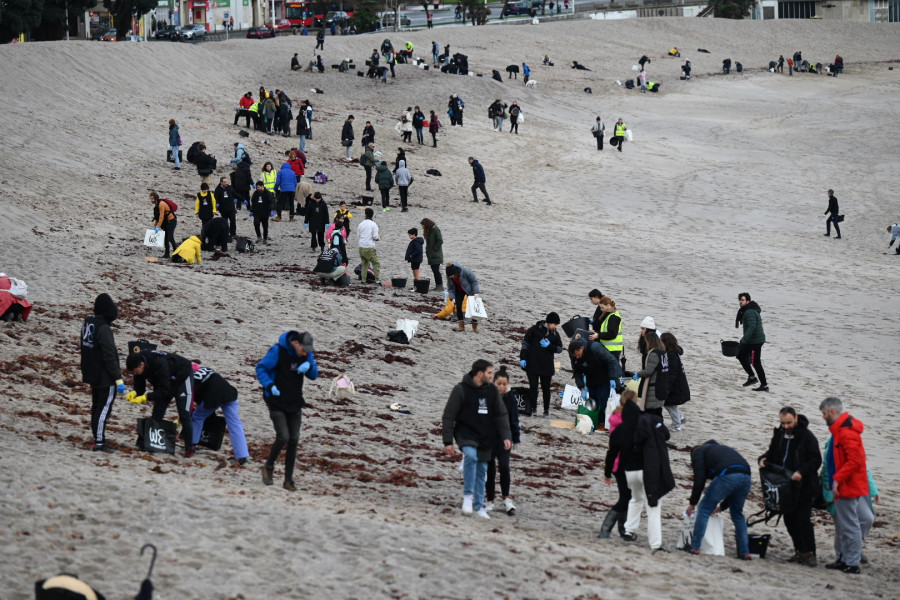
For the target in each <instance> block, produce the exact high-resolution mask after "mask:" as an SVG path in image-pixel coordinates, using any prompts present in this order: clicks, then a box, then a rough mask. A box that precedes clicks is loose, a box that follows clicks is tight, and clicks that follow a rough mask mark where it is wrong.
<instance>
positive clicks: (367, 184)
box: [363, 165, 372, 192]
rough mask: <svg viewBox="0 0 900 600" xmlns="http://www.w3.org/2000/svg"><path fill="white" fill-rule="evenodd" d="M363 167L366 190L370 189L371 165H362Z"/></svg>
mask: <svg viewBox="0 0 900 600" xmlns="http://www.w3.org/2000/svg"><path fill="white" fill-rule="evenodd" d="M363 169H365V170H366V191H367V192H371V191H372V165H363Z"/></svg>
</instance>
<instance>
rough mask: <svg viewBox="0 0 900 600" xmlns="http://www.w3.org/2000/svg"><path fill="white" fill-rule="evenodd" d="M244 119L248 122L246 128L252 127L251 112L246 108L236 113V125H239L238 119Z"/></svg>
mask: <svg viewBox="0 0 900 600" xmlns="http://www.w3.org/2000/svg"><path fill="white" fill-rule="evenodd" d="M241 117H244V120H245V122H246V127H248V128H249V127H250V111H249V110H247V109H246V108H242V109H241V110H239V111H237V112H235V113H234V124H235V125H237V122H238V119H240V118H241Z"/></svg>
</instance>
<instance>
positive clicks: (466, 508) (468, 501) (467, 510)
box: [462, 496, 474, 515]
mask: <svg viewBox="0 0 900 600" xmlns="http://www.w3.org/2000/svg"><path fill="white" fill-rule="evenodd" d="M473 500H474V497H473V496H463V503H462V514H464V515H471V514H472V512H473V511H472V501H473Z"/></svg>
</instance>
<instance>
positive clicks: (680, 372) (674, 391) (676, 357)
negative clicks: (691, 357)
mask: <svg viewBox="0 0 900 600" xmlns="http://www.w3.org/2000/svg"><path fill="white" fill-rule="evenodd" d="M659 341H660V342H662V345H663V347H664V348H665V349H666V357H667V358H668V360H669V373H668V375H669V381H668V382H667V394H666V400H665V407H666V412H668V413H669V417H670V418H671V419H672V429H674V430H675V431H681V430H682V429H683V427H684V424H685V423H686V422H687V417H686V416H685V414H684V413H683V412H681V408H680V406H681V405H682V404H685V403H686V402H689V401H690V399H691V389H690V387H689V386H688V380H687V373H685V370H684V363H683V362H682V361H681V355H682V354H684V350H683V349H682V348H681V346H679V345H678V339H677V338H676V337H675V335H674V334H673V333H671V332H668V331H667V332H665V333H663V334H662V335H661V336H659Z"/></svg>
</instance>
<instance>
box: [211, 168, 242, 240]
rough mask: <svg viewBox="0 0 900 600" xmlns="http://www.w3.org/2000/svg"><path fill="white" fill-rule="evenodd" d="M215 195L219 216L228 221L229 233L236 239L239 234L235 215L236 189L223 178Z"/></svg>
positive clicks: (214, 192)
mask: <svg viewBox="0 0 900 600" xmlns="http://www.w3.org/2000/svg"><path fill="white" fill-rule="evenodd" d="M213 195H214V196H215V197H216V208H218V209H219V214H220V215H222V216H223V217H225V218H226V219H228V223H229V228H228V233H229V235H230V236H231V237H234V236H235V235H236V234H237V221H236V216H237V215H236V213H235V210H236V207H235V201H237V198H236V196H235V192H234V188H233V187H231V186H230V185H229V184H228V178H227V177H222V178H221V179H220V180H219V185H217V186H216V189H215V191H213Z"/></svg>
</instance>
